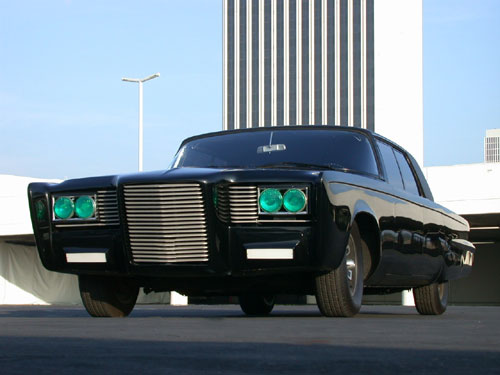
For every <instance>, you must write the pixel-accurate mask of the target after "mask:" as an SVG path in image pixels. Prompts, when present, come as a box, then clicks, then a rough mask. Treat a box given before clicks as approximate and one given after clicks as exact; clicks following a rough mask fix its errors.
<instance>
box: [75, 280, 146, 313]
mask: <svg viewBox="0 0 500 375" xmlns="http://www.w3.org/2000/svg"><path fill="white" fill-rule="evenodd" d="M78 284H79V286H80V296H81V297H82V302H83V306H85V309H86V310H87V312H88V313H89V314H90V315H92V316H94V317H113V318H115V317H124V316H127V315H128V314H130V312H131V311H132V309H133V308H134V306H135V302H136V301H137V295H138V294H139V287H138V286H136V285H133V284H132V283H130V281H129V280H127V279H123V278H116V277H105V276H88V275H80V276H78Z"/></svg>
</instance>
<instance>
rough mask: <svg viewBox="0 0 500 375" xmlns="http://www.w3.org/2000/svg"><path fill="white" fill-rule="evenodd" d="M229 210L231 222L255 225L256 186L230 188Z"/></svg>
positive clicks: (256, 212) (256, 209)
mask: <svg viewBox="0 0 500 375" xmlns="http://www.w3.org/2000/svg"><path fill="white" fill-rule="evenodd" d="M229 209H230V212H231V222H232V223H235V224H240V223H256V222H257V219H258V218H259V216H258V207H257V187H256V186H230V187H229Z"/></svg>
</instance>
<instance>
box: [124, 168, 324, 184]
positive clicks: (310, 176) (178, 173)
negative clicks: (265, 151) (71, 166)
mask: <svg viewBox="0 0 500 375" xmlns="http://www.w3.org/2000/svg"><path fill="white" fill-rule="evenodd" d="M320 177H321V172H320V171H314V170H303V169H288V168H286V169H285V168H284V169H275V168H273V169H269V168H258V169H235V168H231V169H219V168H175V169H169V170H166V171H154V172H146V173H135V174H129V175H124V176H120V177H119V178H118V181H117V182H118V183H119V184H137V183H169V182H194V181H197V182H201V183H217V182H223V181H225V182H242V183H245V182H256V181H260V182H273V181H277V182H278V181H283V180H289V179H290V181H304V182H305V181H312V180H317V179H319V178H320Z"/></svg>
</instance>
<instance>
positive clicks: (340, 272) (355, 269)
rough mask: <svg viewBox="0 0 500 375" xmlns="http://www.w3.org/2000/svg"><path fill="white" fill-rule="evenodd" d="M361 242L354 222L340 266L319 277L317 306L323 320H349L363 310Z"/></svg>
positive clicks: (317, 281)
mask: <svg viewBox="0 0 500 375" xmlns="http://www.w3.org/2000/svg"><path fill="white" fill-rule="evenodd" d="M362 241H363V240H362V239H361V236H360V233H359V229H358V226H357V224H356V222H354V224H353V225H352V228H351V233H350V234H349V242H348V244H347V247H346V249H345V255H344V259H343V260H342V263H341V264H340V266H339V267H337V268H336V269H334V270H333V271H330V272H328V273H325V274H322V275H318V276H316V280H315V281H316V302H317V304H318V308H319V310H320V311H321V313H322V314H323V315H324V316H328V317H350V316H354V315H356V314H357V313H358V312H359V310H360V309H361V301H362V299H363V279H364V273H363V254H362V246H363V242H362Z"/></svg>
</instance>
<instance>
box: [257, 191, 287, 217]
mask: <svg viewBox="0 0 500 375" xmlns="http://www.w3.org/2000/svg"><path fill="white" fill-rule="evenodd" d="M282 204H283V196H282V195H281V193H280V191H279V190H278V189H266V190H264V191H263V192H261V193H260V197H259V205H260V208H261V209H262V210H263V211H266V212H276V211H278V210H279V209H280V208H281V205H282Z"/></svg>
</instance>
